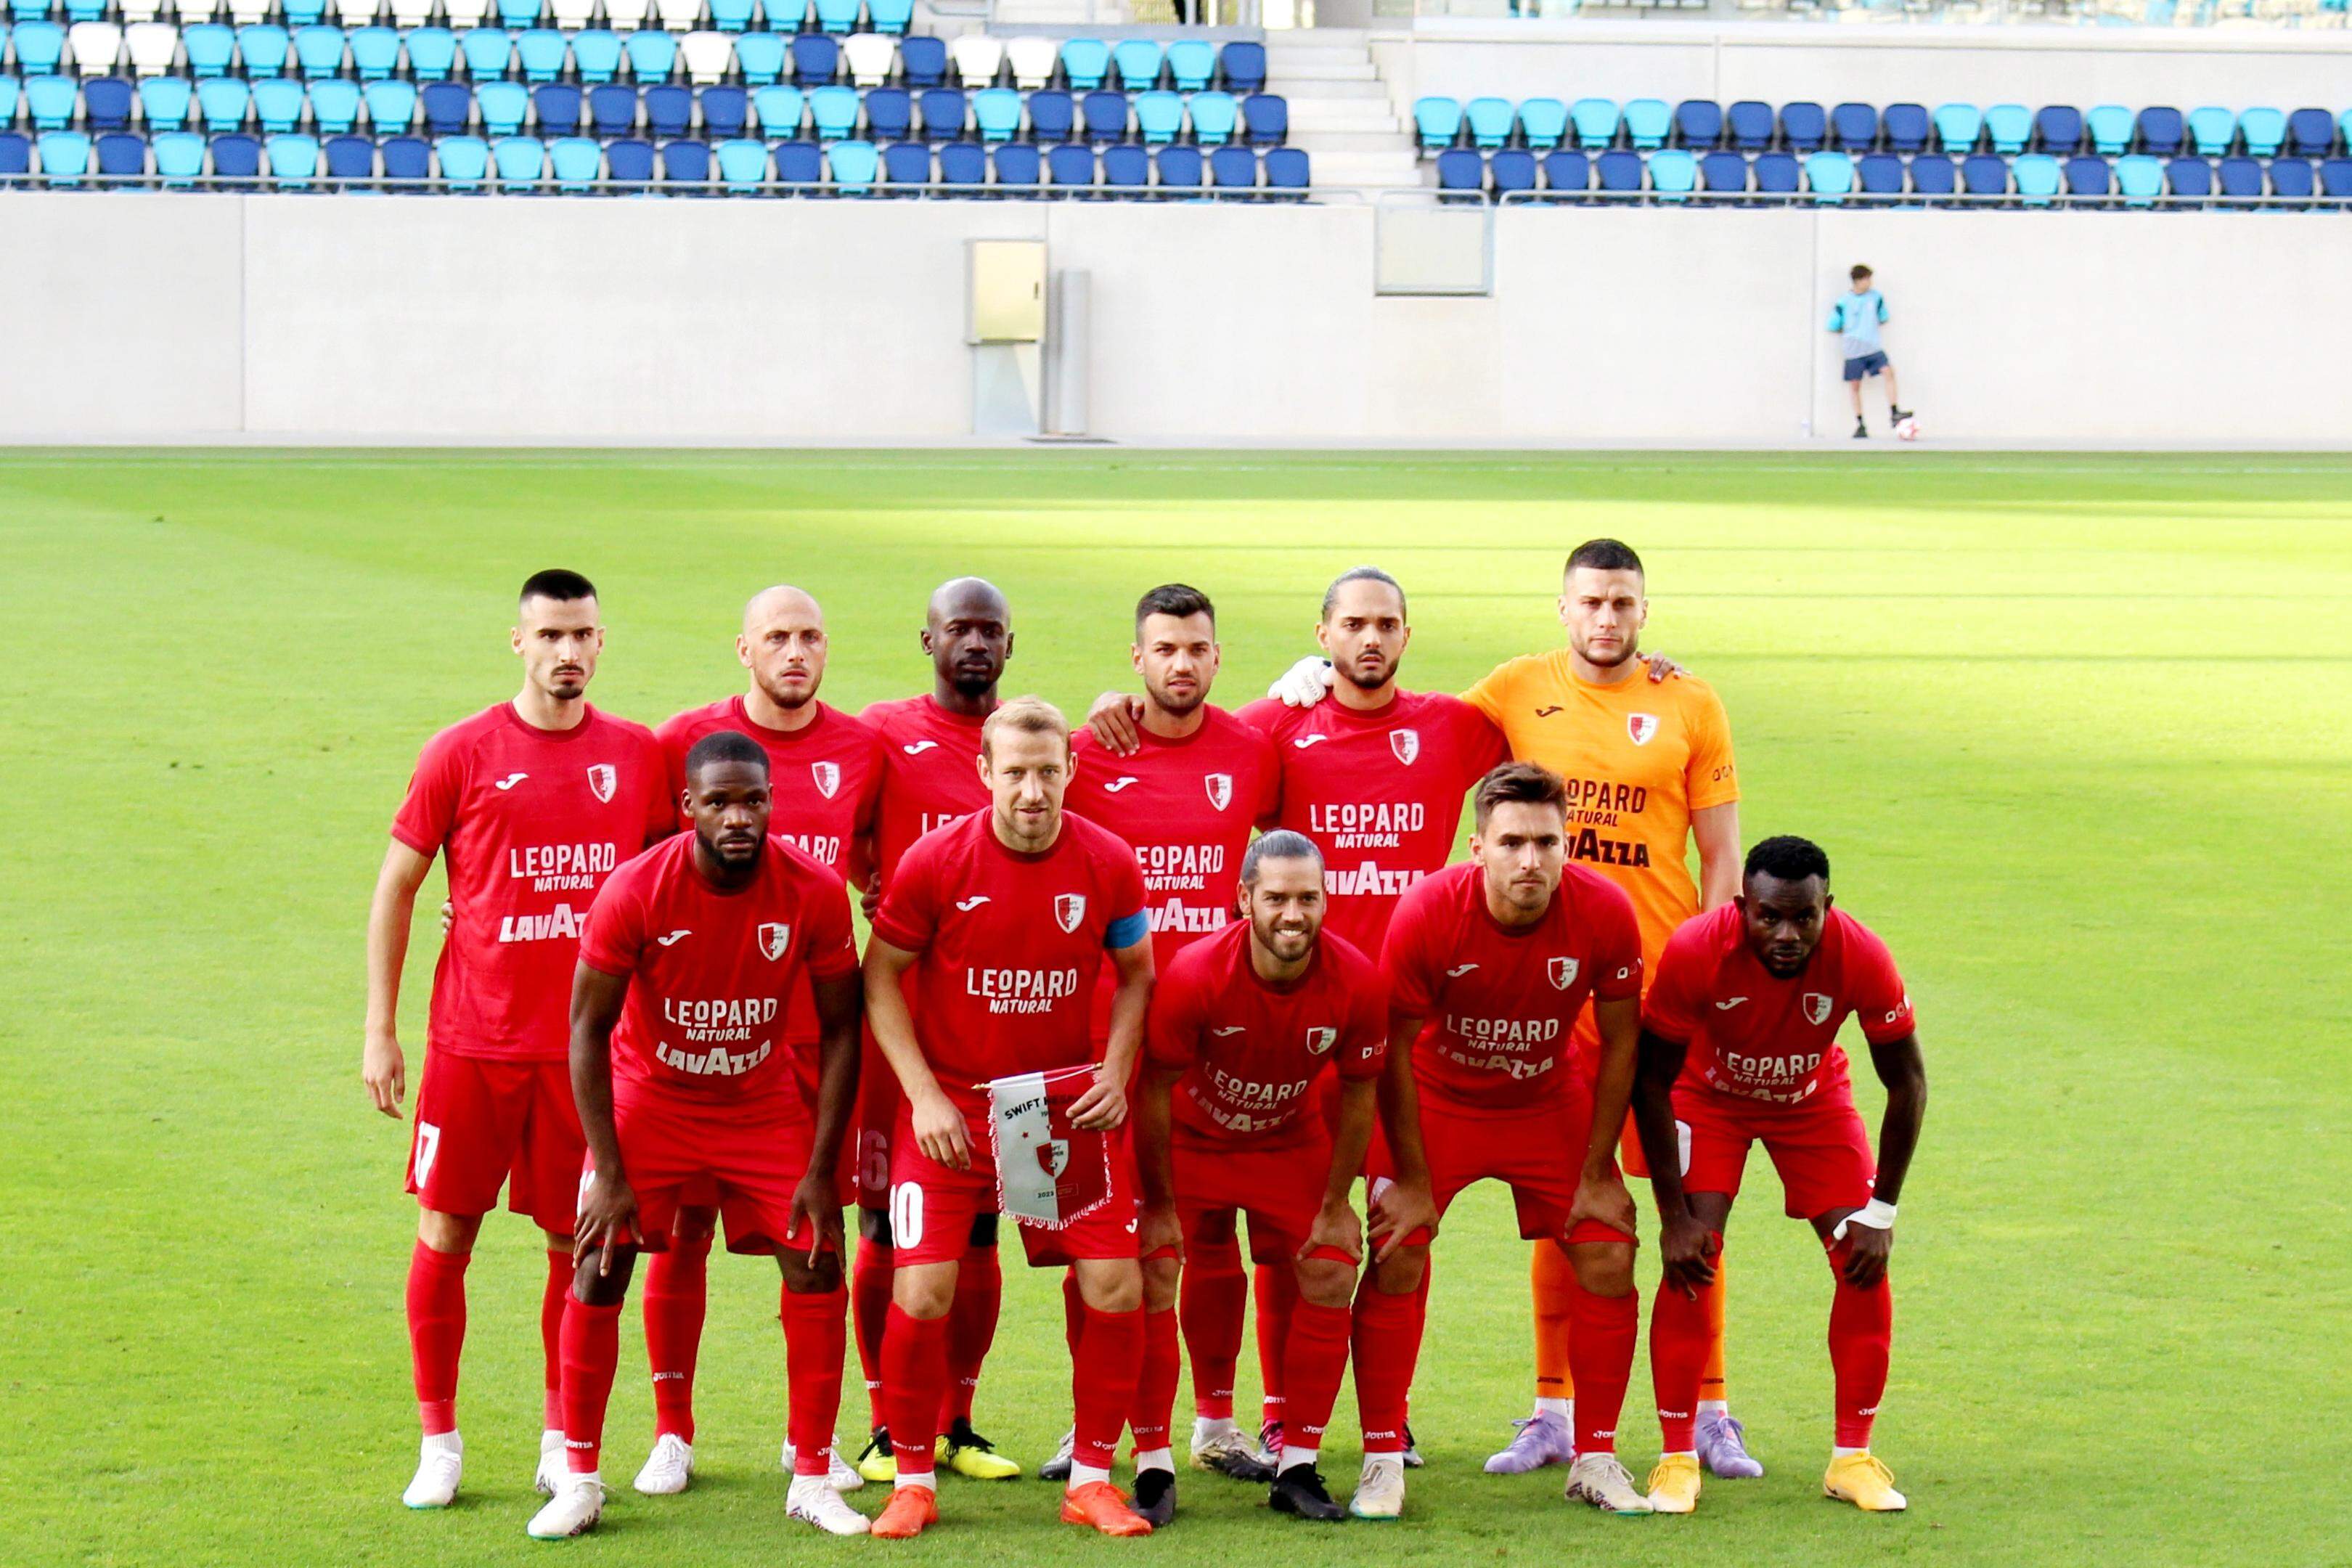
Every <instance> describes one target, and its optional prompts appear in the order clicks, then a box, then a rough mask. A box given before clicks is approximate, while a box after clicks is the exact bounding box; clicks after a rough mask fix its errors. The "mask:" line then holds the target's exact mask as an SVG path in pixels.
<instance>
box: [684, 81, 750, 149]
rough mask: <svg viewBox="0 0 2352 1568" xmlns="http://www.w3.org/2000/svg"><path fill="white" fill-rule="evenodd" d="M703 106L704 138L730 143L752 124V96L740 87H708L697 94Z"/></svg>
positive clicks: (709, 140) (710, 140) (708, 140)
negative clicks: (747, 125)
mask: <svg viewBox="0 0 2352 1568" xmlns="http://www.w3.org/2000/svg"><path fill="white" fill-rule="evenodd" d="M696 100H697V101H698V102H699V103H700V104H701V106H702V137H703V140H704V141H706V142H728V141H732V140H733V139H734V138H736V137H738V136H740V135H742V134H743V127H744V126H745V125H746V124H747V123H749V122H750V119H751V94H750V93H748V92H745V91H744V90H743V89H741V88H740V87H706V88H704V89H702V90H701V91H700V92H699V93H698V94H696Z"/></svg>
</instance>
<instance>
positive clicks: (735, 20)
mask: <svg viewBox="0 0 2352 1568" xmlns="http://www.w3.org/2000/svg"><path fill="white" fill-rule="evenodd" d="M757 8H758V7H757V6H755V5H753V4H752V0H710V26H711V30H712V31H713V32H719V33H740V32H743V31H745V30H746V29H747V28H749V27H750V26H751V13H752V12H753V11H754V10H756V9H757ZM714 155H715V154H714ZM762 156H763V157H764V156H765V154H762Z"/></svg>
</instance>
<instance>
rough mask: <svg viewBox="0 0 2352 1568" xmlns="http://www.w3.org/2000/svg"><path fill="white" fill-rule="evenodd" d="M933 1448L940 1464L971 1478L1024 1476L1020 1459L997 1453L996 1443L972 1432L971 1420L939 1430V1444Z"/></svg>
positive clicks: (1012, 1477) (1004, 1478)
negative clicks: (940, 1431) (943, 1430)
mask: <svg viewBox="0 0 2352 1568" xmlns="http://www.w3.org/2000/svg"><path fill="white" fill-rule="evenodd" d="M933 1451H934V1453H935V1454H936V1455H937V1457H938V1458H939V1462H940V1464H942V1465H945V1466H946V1467H947V1468H950V1469H951V1470H953V1471H954V1472H955V1473H956V1474H957V1475H960V1476H963V1477H966V1478H968V1479H971V1480H975V1481H1012V1480H1018V1479H1021V1466H1020V1464H1019V1462H1018V1461H1017V1460H1013V1459H1008V1458H1005V1457H1004V1456H1003V1455H1002V1454H1000V1453H998V1452H997V1451H996V1445H995V1444H993V1443H992V1442H990V1441H989V1440H988V1439H987V1438H985V1437H983V1436H981V1435H980V1434H979V1433H977V1432H975V1431H973V1430H972V1429H971V1422H969V1421H959V1422H957V1423H956V1424H955V1425H954V1426H950V1427H949V1428H948V1429H947V1430H946V1431H945V1432H942V1433H940V1442H939V1447H937V1448H936V1449H935V1450H933Z"/></svg>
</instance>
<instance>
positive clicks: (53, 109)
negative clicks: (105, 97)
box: [25, 76, 245, 131]
mask: <svg viewBox="0 0 2352 1568" xmlns="http://www.w3.org/2000/svg"><path fill="white" fill-rule="evenodd" d="M236 88H237V90H238V92H239V93H243V92H244V90H245V83H243V82H241V81H240V82H237V83H236ZM79 112H81V87H80V84H79V83H78V82H76V81H75V80H74V79H73V78H71V77H69V76H37V77H35V78H33V79H31V80H29V81H27V82H26V83H25V114H26V118H27V119H29V120H30V121H32V122H33V129H34V130H36V131H63V130H64V129H65V128H66V127H67V126H68V125H71V124H72V123H73V121H74V116H75V115H77V114H79Z"/></svg>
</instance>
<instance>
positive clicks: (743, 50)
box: [735, 33, 784, 87]
mask: <svg viewBox="0 0 2352 1568" xmlns="http://www.w3.org/2000/svg"><path fill="white" fill-rule="evenodd" d="M735 68H736V69H737V70H740V71H741V72H742V73H743V81H744V84H745V85H746V86H748V87H765V86H767V85H768V84H769V83H770V82H772V81H775V80H778V79H781V78H782V76H783V74H784V36H783V35H782V33H742V34H739V35H737V37H736V39H735Z"/></svg>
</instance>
